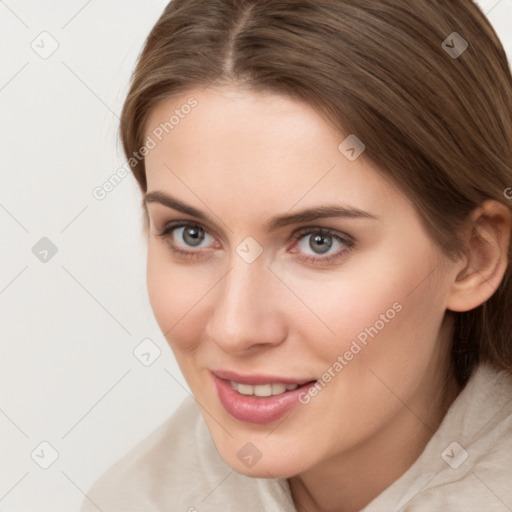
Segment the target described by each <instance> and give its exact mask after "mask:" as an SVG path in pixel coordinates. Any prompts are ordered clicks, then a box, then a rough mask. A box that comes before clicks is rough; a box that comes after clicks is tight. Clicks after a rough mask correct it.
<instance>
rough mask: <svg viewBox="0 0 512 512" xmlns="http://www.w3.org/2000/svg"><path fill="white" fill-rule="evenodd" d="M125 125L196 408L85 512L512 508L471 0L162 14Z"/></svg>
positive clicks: (159, 294)
mask: <svg viewBox="0 0 512 512" xmlns="http://www.w3.org/2000/svg"><path fill="white" fill-rule="evenodd" d="M121 121H122V122H121V136H122V141H123V144H124V150H125V153H126V156H127V158H128V161H129V164H130V166H131V168H132V171H133V174H134V176H135V178H136V179H137V181H138V183H139V185H140V189H141V191H142V194H143V212H144V218H145V225H146V234H147V241H148V264H147V279H148V292H149V297H150V301H151V305H152V308H153V310H154V313H155V317H156V319H157V321H158V323H159V325H160V327H161V329H162V332H163V334H164V335H165V337H166V339H167V340H168V342H169V344H170V346H171V348H172V350H173V352H174V354H175V357H176V359H177V361H178V363H179V365H180V368H181V370H182V372H183V375H184V376H185V378H186V380H187V382H188V384H189V386H190V389H191V391H192V393H193V398H189V399H188V400H186V401H185V402H184V404H183V405H182V406H181V407H180V408H179V409H178V411H177V412H176V413H175V415H174V416H173V417H172V418H170V419H169V420H168V421H167V422H166V423H165V424H164V425H162V426H161V427H160V428H159V429H158V430H156V431H155V432H154V433H153V434H152V435H151V436H150V437H149V438H147V439H146V440H145V441H144V442H143V443H141V444H140V445H139V446H138V447H136V448H135V449H134V450H133V451H132V452H131V453H130V454H128V455H127V456H126V457H125V458H124V459H122V460H121V461H120V462H118V463H117V464H116V465H115V466H114V467H113V468H112V469H110V470H109V471H108V472H107V473H106V475H104V476H103V477H102V478H100V479H99V481H98V482H97V483H96V484H95V485H94V487H93V488H92V489H91V491H90V492H89V493H88V496H87V498H86V499H85V502H84V509H83V510H87V511H88V510H96V507H98V508H100V509H101V510H103V511H104V512H107V511H114V510H116V511H124V512H126V511H129V510H133V511H135V510H137V511H144V512H149V511H157V510H169V511H170V510H172V511H185V510H189V511H194V510H197V511H199V512H202V511H218V510H223V511H226V510H241V509H243V510H249V511H261V510H265V511H274V510H275V511H277V510H282V511H295V510H297V511H308V512H316V511H321V512H324V511H336V512H352V511H357V510H364V511H366V512H370V511H371V512H377V511H378V512H388V511H395V510H396V511H398V510H407V511H415V512H422V511H431V510H450V511H459V510H460V511H468V510H493V511H498V510H499V511H501V510H503V511H505V510H511V509H512V493H511V491H510V489H509V487H508V483H509V482H510V480H511V477H512V470H511V464H510V458H509V457H510V455H509V454H510V453H511V449H512V433H511V428H512V379H511V370H512V343H511V332H512V329H511V322H512V320H511V319H512V314H511V309H510V308H511V300H510V299H511V295H512V293H511V286H512V282H511V267H510V261H509V260H510V245H511V236H510V234H511V229H512V213H511V207H512V202H511V200H510V194H508V195H507V192H506V191H507V190H510V186H511V185H512V77H511V74H510V70H509V67H508V64H507V60H506V56H505V53H504V51H503V48H502V46H501V44H500V42H499V40H498V38H497V36H496V34H495V33H494V31H493V29H492V28H491V26H490V24H489V22H488V21H487V20H486V19H485V17H484V15H483V14H482V12H481V11H480V10H479V9H478V8H477V7H476V5H474V4H473V3H472V2H471V1H470V0H453V1H451V2H445V1H441V0H417V1H415V2H413V3H411V2H408V1H406V0H378V1H377V0H317V1H313V0H285V1H279V2H277V1H268V0H257V1H256V0H174V1H173V2H171V3H170V4H169V5H168V6H167V8H166V9H165V11H164V13H163V14H162V16H161V18H160V19H159V21H158V22H157V24H156V25H155V27H154V28H153V30H152V31H151V33H150V35H149V37H148V39H147V42H146V44H145V47H144V50H143V52H142V54H141V56H140V59H139V62H138V64H137V67H136V69H135V73H134V75H133V81H132V85H131V89H130V91H129V94H128V97H127V99H126V102H125V105H124V110H123V114H122V119H121ZM471 507H472V508H471Z"/></svg>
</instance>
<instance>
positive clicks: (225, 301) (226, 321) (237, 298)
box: [205, 255, 287, 354]
mask: <svg viewBox="0 0 512 512" xmlns="http://www.w3.org/2000/svg"><path fill="white" fill-rule="evenodd" d="M234 258H235V260H234V261H233V264H232V266H231V270H230V271H229V272H228V273H227V275H226V277H225V278H224V279H223V280H222V281H221V283H219V285H218V286H217V287H216V293H215V294H213V297H212V301H214V305H213V307H212V311H211V315H210V318H209V320H208V322H207V324H206V328H205V329H206V336H207V337H208V338H210V339H212V340H213V341H214V342H215V343H216V344H217V345H218V346H220V347H221V348H222V350H223V351H225V352H229V353H231V354H244V353H246V352H247V351H251V353H252V351H253V350H254V349H256V348H257V347H259V348H260V349H262V348H264V347H267V348H268V347H271V346H276V345H279V344H280V343H282V342H283V341H284V340H285V339H286V335H287V327H286V322H285V316H284V311H283V309H282V308H283V302H282V297H280V295H279V292H280V290H279V286H277V285H279V282H278V280H277V279H276V278H275V276H274V275H273V274H272V272H271V271H270V270H269V269H268V268H266V266H265V264H264V262H263V261H260V260H256V261H255V262H253V263H246V262H245V261H244V260H242V259H241V258H239V257H238V256H237V255H235V257H234ZM281 295H282V290H281Z"/></svg>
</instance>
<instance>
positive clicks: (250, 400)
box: [212, 372, 316, 425]
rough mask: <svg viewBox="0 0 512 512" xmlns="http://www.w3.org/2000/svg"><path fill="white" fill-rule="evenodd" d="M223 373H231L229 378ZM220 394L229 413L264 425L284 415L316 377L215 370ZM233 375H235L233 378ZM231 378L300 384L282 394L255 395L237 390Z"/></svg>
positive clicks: (234, 379) (251, 382) (245, 381)
mask: <svg viewBox="0 0 512 512" xmlns="http://www.w3.org/2000/svg"><path fill="white" fill-rule="evenodd" d="M219 373H222V375H227V374H229V375H230V377H229V378H226V379H225V378H221V377H220V375H219ZM212 376H213V380H214V383H215V387H216V389H217V395H218V397H219V400H220V402H221V404H222V406H223V407H224V409H225V410H226V412H227V413H228V414H230V415H231V416H233V417H234V418H236V419H237V420H239V421H242V422H244V423H252V424H255V425H265V424H267V423H272V422H274V421H277V420H279V419H281V418H282V417H283V416H285V415H286V414H288V413H289V412H290V411H291V410H292V409H293V408H294V407H296V406H297V405H298V404H299V396H300V395H301V393H304V392H306V391H307V389H308V388H309V386H312V385H313V384H314V383H315V382H316V381H315V380H308V381H302V382H301V381H298V380H297V379H285V378H283V377H269V376H255V375H251V376H241V375H236V376H235V374H234V373H232V372H215V373H214V372H212ZM232 377H234V378H232ZM230 380H233V381H235V382H239V383H240V384H251V385H253V386H254V385H258V384H269V383H272V382H273V383H277V382H281V383H283V384H299V387H298V388H297V389H294V390H292V391H286V392H285V393H282V394H280V395H274V396H268V397H256V396H250V395H242V394H241V393H239V392H238V391H236V390H234V389H233V388H232V387H231V384H230V383H229V381H230Z"/></svg>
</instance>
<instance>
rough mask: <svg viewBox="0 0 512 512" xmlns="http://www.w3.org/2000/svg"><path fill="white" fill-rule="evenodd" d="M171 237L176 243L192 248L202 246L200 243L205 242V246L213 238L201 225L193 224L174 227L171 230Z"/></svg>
mask: <svg viewBox="0 0 512 512" xmlns="http://www.w3.org/2000/svg"><path fill="white" fill-rule="evenodd" d="M172 238H173V239H174V242H176V243H178V244H183V245H185V246H187V247H194V248H198V247H202V246H203V245H202V244H204V243H205V242H206V246H208V242H209V240H213V238H212V237H211V236H210V235H208V234H207V233H206V231H205V229H204V228H203V227H201V226H197V225H193V224H190V225H187V226H182V227H175V228H174V229H173V230H172Z"/></svg>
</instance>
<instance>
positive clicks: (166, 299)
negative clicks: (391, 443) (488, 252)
mask: <svg viewBox="0 0 512 512" xmlns="http://www.w3.org/2000/svg"><path fill="white" fill-rule="evenodd" d="M191 98H193V99H191ZM186 105H188V107H187V106H186ZM172 116H174V117H172ZM165 123H167V124H165ZM162 127H164V128H162ZM146 129H147V131H146V137H148V136H149V137H151V139H152V140H153V142H154V143H155V144H153V143H151V142H149V139H148V143H147V146H148V147H152V146H155V147H152V148H151V149H149V154H148V155H147V156H146V170H147V181H148V194H149V195H148V196H147V203H146V204H147V210H148V215H149V235H148V236H149V238H148V264H147V278H148V291H149V297H150V301H151V305H152V307H153V310H154V313H155V316H156V319H157V321H158V324H159V325H160V328H161V329H162V332H163V333H164V335H165V336H166V339H167V340H168V342H169V344H170V346H171V348H172V350H173V351H174V354H175V356H176V359H177V361H178V363H179V365H180V368H181V370H182V372H183V374H184V376H185V378H186V380H187V382H188V384H189V386H190V389H191V390H192V392H193V394H194V396H195V398H196V399H197V402H198V403H199V405H200V406H201V409H202V412H203V414H204V418H205V420H206V422H207V424H208V427H209V429H210V431H211V434H212V436H213V440H214V442H215V444H216V446H217V448H218V450H219V452H220V453H221V455H222V457H223V458H224V459H225V460H226V462H228V464H230V465H231V466H232V467H233V468H235V469H236V470H237V471H239V472H241V473H245V474H248V475H251V476H264V477H269V476H272V477H289V476H293V475H297V474H299V473H301V472H303V471H307V470H308V469H311V468H314V467H317V466H318V465H320V464H322V463H324V462H327V461H329V460H334V459H336V458H337V459H339V458H342V457H344V456H348V454H351V456H352V455H354V454H355V453H357V451H358V450H364V449H365V448H364V447H365V446H367V445H368V443H370V440H371V439H376V436H377V438H378V436H382V435H384V433H385V432H387V431H390V430H393V429H391V426H394V427H396V428H399V429H402V430H403V429H409V430H411V429H412V430H414V429H415V428H416V429H420V428H424V424H425V423H428V421H429V413H428V411H429V406H430V405H431V401H432V399H433V397H434V396H435V395H436V392H437V391H438V387H439V386H438V385H439V383H440V382H441V379H442V377H443V376H444V373H443V372H444V371H445V369H446V361H447V359H448V355H447V354H448V352H447V350H448V341H447V339H448V336H447V333H448V330H447V329H444V327H443V325H445V323H446V322H447V320H446V318H445V310H446V299H447V296H448V293H449V289H450V284H451V283H452V282H453V279H454V268H453V266H450V264H449V263H448V262H447V260H445V259H444V258H443V256H442V255H441V253H440V251H439V249H438V248H437V247H436V246H435V245H434V243H433V241H432V240H431V238H430V237H429V236H428V235H427V233H426V231H425V229H424V227H423V225H422V223H421V221H420V218H419V216H418V215H417V213H416V211H415V209H414V207H413V206H412V205H411V204H410V203H409V202H408V200H407V199H406V198H405V196H404V194H403V193H401V192H400V191H399V190H398V189H397V188H396V187H395V186H393V185H392V184H391V183H390V182H388V181H386V180H385V179H384V178H383V176H382V175H381V174H380V173H379V171H378V169H376V168H375V167H374V166H373V164H372V163H371V162H370V161H369V160H368V158H367V157H366V155H365V153H364V152H363V153H362V154H361V155H360V156H359V157H358V158H356V157H357V155H358V152H359V151H360V149H361V147H360V146H359V145H357V144H356V145H354V139H352V138H349V139H348V141H346V142H345V143H344V144H341V146H340V143H342V142H343V141H344V139H345V138H346V137H347V136H348V134H344V135H341V134H340V133H339V132H338V131H336V130H335V129H334V128H333V127H332V126H331V125H330V124H328V123H327V122H326V121H325V120H324V119H323V118H322V117H321V116H320V115H318V114H317V113H316V112H315V111H314V110H313V109H312V108H311V107H309V106H308V105H305V104H303V103H299V102H296V101H294V100H292V99H289V98H286V97H282V96H278V95H274V94H271V93H267V94H264V93H255V92H248V91H244V90H242V89H228V88H218V89H212V88H210V89H206V90H203V91H201V90H193V91H190V93H188V94H184V95H183V96H181V97H179V98H174V99H172V100H167V101H166V102H164V103H162V104H160V105H159V106H158V108H156V109H155V110H154V111H153V112H152V114H151V116H150V119H149V122H148V124H147V126H146ZM166 132H167V133H166ZM356 135H357V137H358V138H359V139H360V140H361V141H362V142H363V143H364V133H358V134H356ZM159 139H161V140H159ZM351 148H354V151H352V150H351ZM166 197H167V198H168V199H165V198H166ZM163 232H166V234H165V235H164V236H159V235H160V234H162V233H163ZM269 395H270V396H269ZM402 430H400V431H401V432H402ZM395 432H396V430H395ZM248 443H250V444H248Z"/></svg>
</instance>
